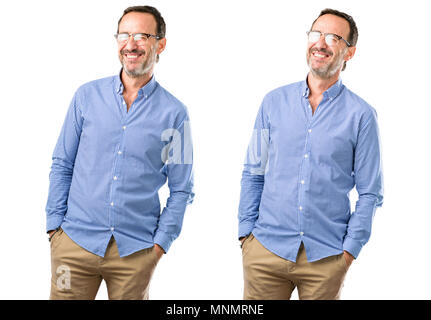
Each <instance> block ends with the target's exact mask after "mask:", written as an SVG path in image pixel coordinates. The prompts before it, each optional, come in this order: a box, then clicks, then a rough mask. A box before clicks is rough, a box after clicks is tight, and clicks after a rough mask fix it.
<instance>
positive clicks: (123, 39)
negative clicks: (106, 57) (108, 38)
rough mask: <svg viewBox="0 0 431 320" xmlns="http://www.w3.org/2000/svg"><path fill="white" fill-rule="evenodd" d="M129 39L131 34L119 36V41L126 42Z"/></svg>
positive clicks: (120, 34)
mask: <svg viewBox="0 0 431 320" xmlns="http://www.w3.org/2000/svg"><path fill="white" fill-rule="evenodd" d="M127 39H129V34H128V33H119V34H117V40H118V41H126V40H127Z"/></svg>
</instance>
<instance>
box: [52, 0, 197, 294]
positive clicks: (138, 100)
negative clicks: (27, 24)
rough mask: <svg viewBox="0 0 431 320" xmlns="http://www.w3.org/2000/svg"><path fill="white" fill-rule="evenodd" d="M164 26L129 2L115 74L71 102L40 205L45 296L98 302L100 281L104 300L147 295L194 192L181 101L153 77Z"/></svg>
mask: <svg viewBox="0 0 431 320" xmlns="http://www.w3.org/2000/svg"><path fill="white" fill-rule="evenodd" d="M165 31H166V26H165V22H164V19H163V17H162V16H161V14H160V12H159V11H158V10H157V9H155V8H153V7H149V6H137V7H130V8H128V9H126V10H125V11H124V14H123V16H122V17H121V18H120V20H119V22H118V31H117V34H116V35H115V37H116V39H117V42H118V55H119V59H120V62H121V64H122V69H121V72H120V74H119V75H117V76H113V77H108V78H104V79H100V80H95V81H92V82H89V83H87V84H84V85H83V86H81V87H80V88H79V89H78V90H77V92H76V93H75V95H74V97H73V99H72V102H71V105H70V107H69V111H68V113H67V116H66V120H65V122H64V125H63V129H62V131H61V135H60V138H59V139H58V142H57V145H56V147H55V150H54V154H53V163H52V168H51V173H50V189H49V196H48V203H47V206H46V212H47V231H48V232H49V233H50V240H51V268H52V280H51V299H94V298H95V296H96V294H97V291H98V288H99V286H100V283H101V281H102V279H104V280H105V282H106V286H107V289H108V295H109V298H110V299H147V298H148V289H149V283H150V279H151V276H152V273H153V271H154V269H155V267H156V264H157V262H158V260H159V259H160V257H161V256H162V255H163V252H167V251H168V249H169V247H170V246H171V243H172V241H173V240H175V238H177V237H178V235H179V233H180V230H181V226H182V221H183V216H184V212H185V209H186V204H187V203H190V202H191V201H192V199H193V192H192V187H193V179H192V148H191V137H190V131H189V118H188V114H187V110H186V108H185V106H184V105H183V104H182V103H181V102H180V101H178V100H177V99H176V98H175V97H174V96H172V95H171V94H170V93H168V92H167V91H166V90H165V89H163V88H162V87H161V86H160V85H159V84H158V83H157V82H156V80H155V78H154V76H153V69H154V65H155V63H156V61H158V59H159V55H160V53H162V51H163V50H164V48H165V46H166V39H165ZM166 180H168V186H169V189H170V196H169V198H168V200H167V204H166V207H165V208H164V209H163V212H162V214H161V213H160V202H159V197H158V190H159V189H160V187H161V186H163V185H164V184H165V182H166Z"/></svg>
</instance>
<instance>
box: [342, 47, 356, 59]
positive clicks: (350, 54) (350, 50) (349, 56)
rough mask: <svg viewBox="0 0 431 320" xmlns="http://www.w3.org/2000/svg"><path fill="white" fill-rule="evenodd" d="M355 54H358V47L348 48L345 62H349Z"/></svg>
mask: <svg viewBox="0 0 431 320" xmlns="http://www.w3.org/2000/svg"><path fill="white" fill-rule="evenodd" d="M355 52H356V47H348V48H347V52H346V54H345V56H344V61H349V60H350V59H352V58H353V56H354V55H355Z"/></svg>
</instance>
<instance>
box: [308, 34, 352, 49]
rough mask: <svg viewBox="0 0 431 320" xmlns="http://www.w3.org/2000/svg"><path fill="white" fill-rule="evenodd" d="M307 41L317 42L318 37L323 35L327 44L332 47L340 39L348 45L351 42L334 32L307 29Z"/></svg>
mask: <svg viewBox="0 0 431 320" xmlns="http://www.w3.org/2000/svg"><path fill="white" fill-rule="evenodd" d="M307 35H308V42H317V41H319V40H320V37H321V36H322V35H323V36H324V37H325V42H326V44H327V45H328V46H330V47H333V46H336V45H337V44H338V42H339V41H340V40H343V41H344V42H345V43H346V45H347V46H348V47H350V46H351V44H350V43H349V42H348V41H347V40H345V39H344V38H343V37H341V36H339V35H337V34H335V33H322V32H320V31H307Z"/></svg>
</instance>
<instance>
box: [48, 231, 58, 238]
mask: <svg viewBox="0 0 431 320" xmlns="http://www.w3.org/2000/svg"><path fill="white" fill-rule="evenodd" d="M56 231H57V230H49V231H48V235H49V240H51V238H52V236H53V235H54V233H55V232H56Z"/></svg>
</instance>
